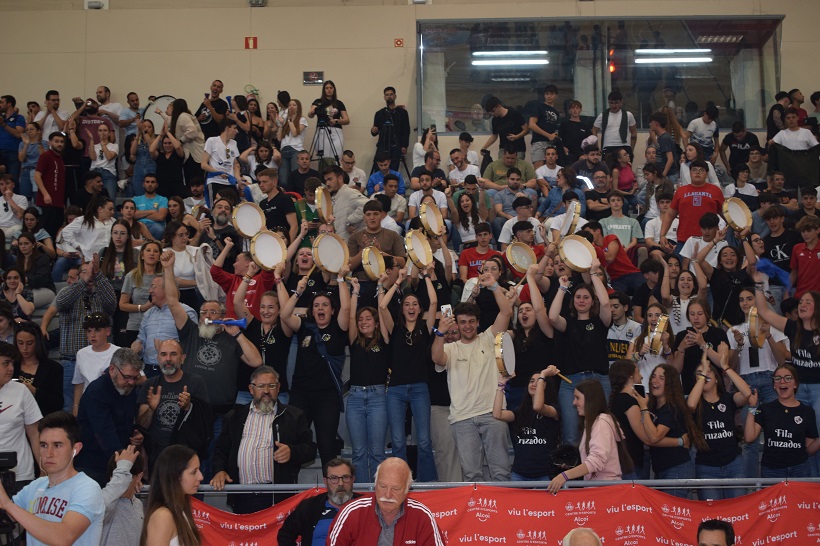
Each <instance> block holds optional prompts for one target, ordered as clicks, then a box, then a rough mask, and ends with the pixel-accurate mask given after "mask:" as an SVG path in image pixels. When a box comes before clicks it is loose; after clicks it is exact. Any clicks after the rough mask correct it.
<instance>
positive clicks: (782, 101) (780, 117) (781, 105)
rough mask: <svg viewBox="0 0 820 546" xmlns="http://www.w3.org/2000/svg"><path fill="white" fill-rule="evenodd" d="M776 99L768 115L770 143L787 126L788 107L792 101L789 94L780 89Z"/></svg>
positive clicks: (767, 135) (768, 137)
mask: <svg viewBox="0 0 820 546" xmlns="http://www.w3.org/2000/svg"><path fill="white" fill-rule="evenodd" d="M774 100H775V103H774V104H773V105H772V107H771V108H769V114H768V115H767V116H766V142H767V143H770V142H771V140H772V139H773V138H774V136H775V135H776V134H777V133H779V132H780V131H782V130H783V129H785V128H786V122H785V117H786V115H785V114H786V108H787V107H788V106H789V104H790V103H791V100H790V99H789V94H788V93H786V92H785V91H778V92H777V94H776V95H775V96H774ZM767 145H768V144H767Z"/></svg>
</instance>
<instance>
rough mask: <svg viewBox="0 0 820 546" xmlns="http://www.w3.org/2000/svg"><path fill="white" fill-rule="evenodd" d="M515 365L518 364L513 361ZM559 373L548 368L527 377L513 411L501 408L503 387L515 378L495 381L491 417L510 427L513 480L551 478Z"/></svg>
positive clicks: (555, 441) (554, 369) (558, 436)
mask: <svg viewBox="0 0 820 546" xmlns="http://www.w3.org/2000/svg"><path fill="white" fill-rule="evenodd" d="M516 362H517V361H516ZM559 372H560V370H559V369H558V368H556V367H555V366H548V367H546V368H545V369H543V370H541V371H540V372H536V373H534V374H532V375H531V376H530V377H529V382H528V384H527V392H526V394H525V395H524V397H523V399H522V400H521V404H520V405H519V406H516V409H514V410H507V409H502V406H503V405H504V387H503V384H504V383H507V382H508V381H509V380H510V379H512V378H514V377H515V375H510V376H507V377H502V378H500V379H499V380H498V384H499V387H498V389H497V390H496V393H495V400H494V401H493V417H495V418H496V419H498V420H500V421H504V422H506V423H511V424H512V437H513V451H514V452H515V459H514V460H513V466H512V481H517V482H525V481H539V482H541V481H548V480H551V479H552V478H553V473H552V453H553V452H554V451H555V447H556V446H557V445H558V442H559V439H560V431H559V425H558V410H557V409H556V406H557V405H558V404H557V402H558V388H557V385H556V384H555V376H556V375H557V374H558V373H559Z"/></svg>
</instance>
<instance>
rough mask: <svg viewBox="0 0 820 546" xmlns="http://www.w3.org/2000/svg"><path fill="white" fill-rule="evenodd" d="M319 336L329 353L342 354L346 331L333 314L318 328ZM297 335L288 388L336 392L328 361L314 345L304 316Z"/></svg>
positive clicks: (346, 341) (311, 333)
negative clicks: (291, 378) (325, 324)
mask: <svg viewBox="0 0 820 546" xmlns="http://www.w3.org/2000/svg"><path fill="white" fill-rule="evenodd" d="M317 328H318V327H317ZM319 335H320V336H321V338H322V341H323V342H324V344H325V347H326V348H327V353H328V354H329V355H333V356H339V355H343V354H345V347H347V343H348V339H347V332H345V331H344V330H342V329H341V328H339V324H338V323H337V322H336V317H335V316H333V317H332V318H331V320H330V324H328V326H327V328H319ZM297 336H298V339H299V344H298V345H297V349H296V370H295V371H294V372H293V384H292V385H291V386H290V389H291V390H292V391H295V390H302V391H310V392H319V391H333V392H336V381H335V379H334V377H333V372H332V371H331V370H330V364H329V363H328V362H327V361H326V360H325V359H324V357H323V356H322V355H321V353H319V349H317V348H316V340H315V339H313V332H312V331H311V330H308V329H307V327H306V326H305V321H304V319H303V320H302V326H301V327H300V328H299V332H298V333H297Z"/></svg>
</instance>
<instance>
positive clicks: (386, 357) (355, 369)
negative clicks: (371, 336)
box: [350, 339, 390, 387]
mask: <svg viewBox="0 0 820 546" xmlns="http://www.w3.org/2000/svg"><path fill="white" fill-rule="evenodd" d="M368 345H370V343H369V342H368ZM388 368H390V350H389V348H388V346H387V343H385V342H384V340H383V339H382V340H379V342H378V343H376V344H373V346H372V347H368V348H367V349H365V348H364V347H362V346H361V345H360V344H359V342H358V341H354V342H353V343H351V344H350V384H351V385H356V386H357V387H369V386H371V385H384V384H385V383H386V382H387V370H388Z"/></svg>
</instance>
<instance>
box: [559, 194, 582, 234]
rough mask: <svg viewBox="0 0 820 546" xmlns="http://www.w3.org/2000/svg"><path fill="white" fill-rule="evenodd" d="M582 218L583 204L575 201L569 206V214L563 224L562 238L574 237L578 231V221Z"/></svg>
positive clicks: (565, 216)
mask: <svg viewBox="0 0 820 546" xmlns="http://www.w3.org/2000/svg"><path fill="white" fill-rule="evenodd" d="M580 218H581V203H580V202H578V201H573V202H572V203H570V204H569V205H567V213H566V214H565V215H564V222H563V223H562V224H561V237H564V236H566V235H572V234H573V233H575V231H576V230H577V229H578V220H579V219H580Z"/></svg>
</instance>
